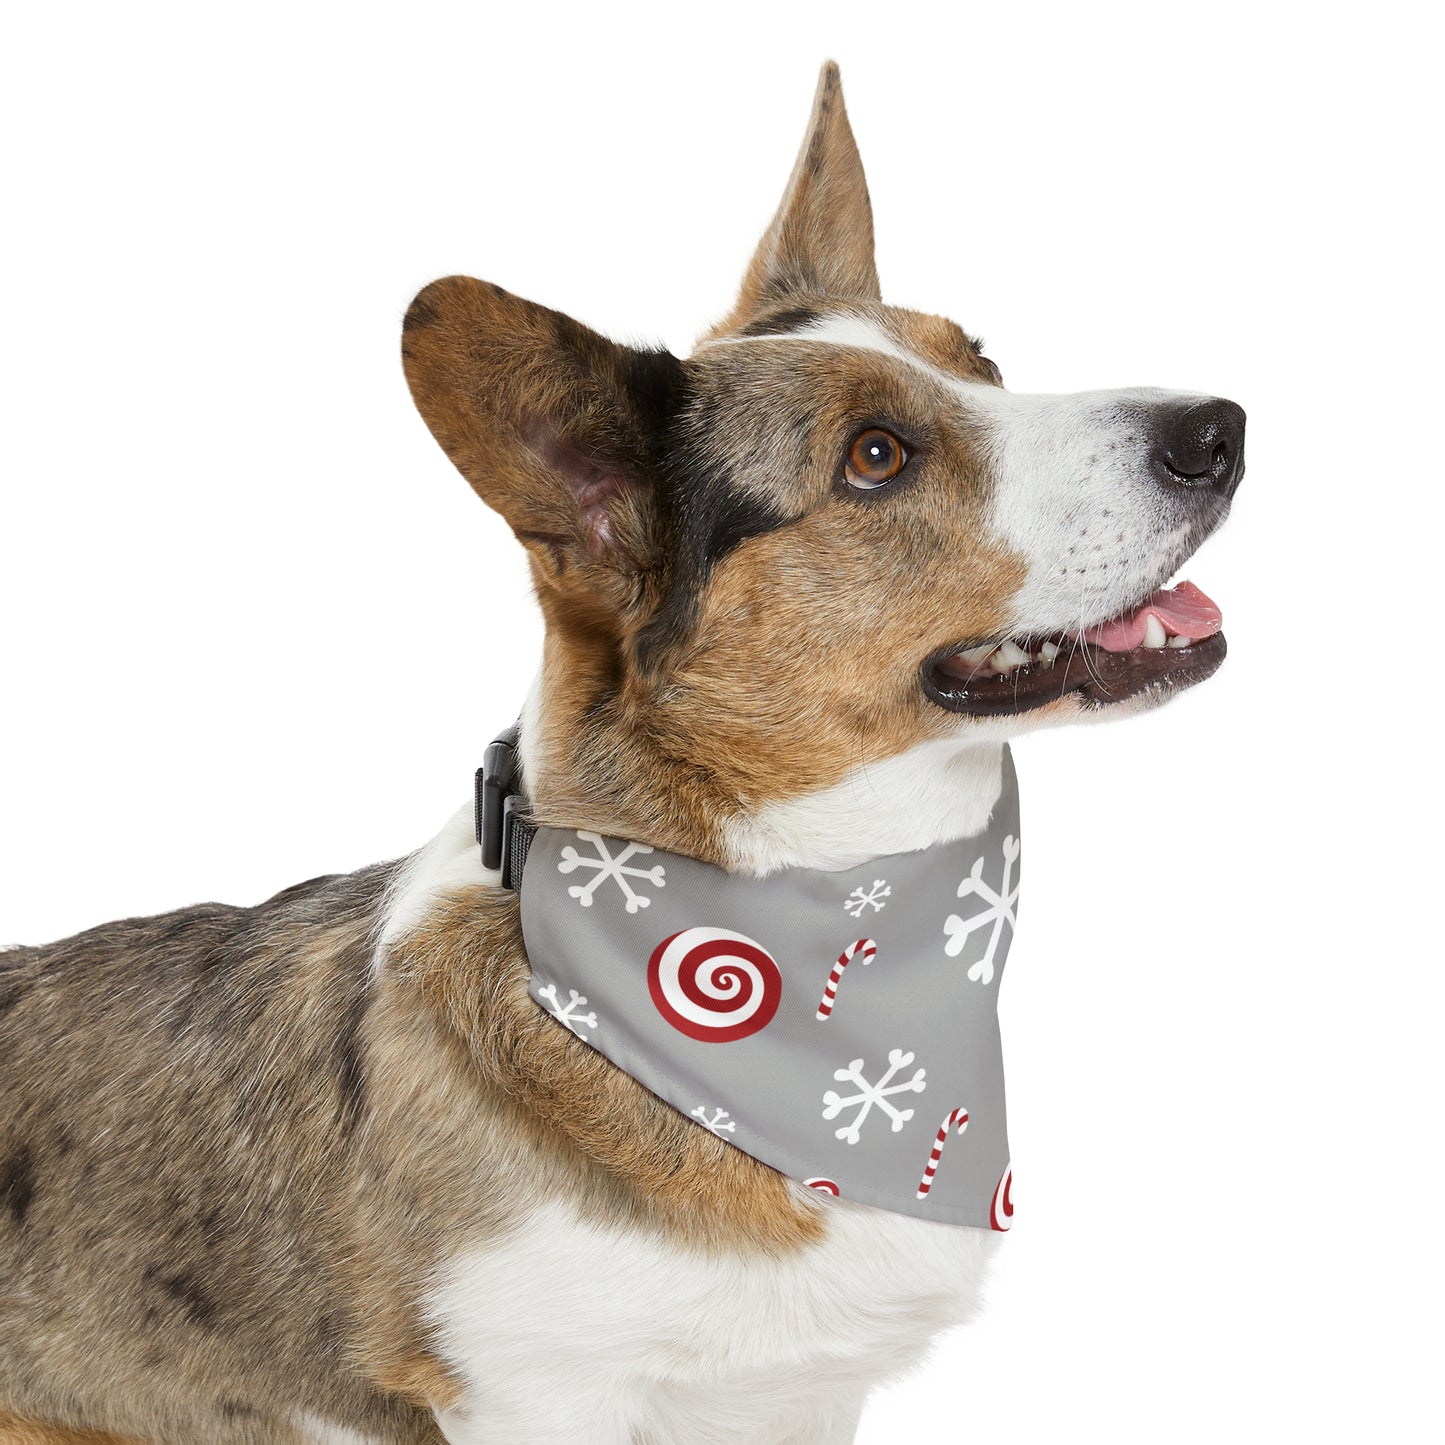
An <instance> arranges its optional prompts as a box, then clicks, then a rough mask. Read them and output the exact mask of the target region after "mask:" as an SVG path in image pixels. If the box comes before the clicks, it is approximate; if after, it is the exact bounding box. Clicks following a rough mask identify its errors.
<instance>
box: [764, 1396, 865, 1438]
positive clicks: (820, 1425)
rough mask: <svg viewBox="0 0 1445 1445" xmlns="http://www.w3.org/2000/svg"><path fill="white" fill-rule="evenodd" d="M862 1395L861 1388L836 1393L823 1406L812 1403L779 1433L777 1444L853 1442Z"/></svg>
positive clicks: (858, 1419) (856, 1431)
mask: <svg viewBox="0 0 1445 1445" xmlns="http://www.w3.org/2000/svg"><path fill="white" fill-rule="evenodd" d="M863 1398H864V1392H862V1391H860V1392H859V1393H858V1394H856V1395H853V1394H848V1395H840V1396H836V1397H834V1398H833V1399H832V1400H830V1401H829V1403H828V1404H826V1405H823V1406H818V1405H816V1404H815V1405H814V1406H813V1407H811V1408H810V1409H809V1410H808V1411H807V1413H806V1415H802V1414H800V1415H799V1417H798V1420H797V1422H796V1424H793V1425H792V1426H791V1428H790V1430H789V1432H788V1433H786V1434H784V1435H782V1436H781V1437H779V1442H778V1445H853V1441H854V1440H855V1439H856V1438H857V1435H858V1422H859V1421H860V1420H861V1419H862V1417H863Z"/></svg>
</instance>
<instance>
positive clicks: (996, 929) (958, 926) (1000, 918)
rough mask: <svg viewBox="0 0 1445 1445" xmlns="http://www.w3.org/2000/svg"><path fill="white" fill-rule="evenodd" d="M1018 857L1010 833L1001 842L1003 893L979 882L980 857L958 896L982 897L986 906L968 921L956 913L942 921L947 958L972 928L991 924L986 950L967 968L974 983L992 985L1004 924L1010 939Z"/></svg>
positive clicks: (959, 947)
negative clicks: (946, 939)
mask: <svg viewBox="0 0 1445 1445" xmlns="http://www.w3.org/2000/svg"><path fill="white" fill-rule="evenodd" d="M1018 856H1019V840H1018V839H1017V838H1015V837H1014V836H1013V834H1012V833H1010V834H1009V836H1008V837H1007V838H1005V839H1004V840H1003V891H1002V892H1000V893H995V892H994V891H993V889H992V888H990V887H989V886H988V884H987V883H985V882H984V881H983V859H982V858H980V859H979V860H978V861H977V862H976V863H975V864H974V865H973V871H972V872H971V873H970V874H969V875H968V877H967V878H965V879H964V880H963V882H962V883H960V884H959V885H958V896H959V897H960V898H967V897H969V896H970V895H973V896H975V897H978V898H982V899H983V901H984V902H985V903H986V904H987V905H988V907H987V908H985V909H983V910H982V912H979V913H975V914H974V915H973V917H972V918H966V919H965V918H960V917H959V916H958V914H956V913H950V914H949V915H948V917H947V918H946V919H944V921H943V931H944V932H945V933H946V934H947V935H948V942H947V943H945V944H944V945H943V951H944V952H945V953H946V954H947V955H948V956H949V957H950V958H957V957H958V955H959V954H960V953H962V952H963V945H964V944H965V943H967V942H968V939H969V937H970V935H971V934H972V933H973V931H974V930H975V929H977V928H983V927H984V926H985V925H986V924H989V923H991V924H993V932H992V933H991V934H989V939H988V947H987V948H986V949H985V950H984V955H983V957H982V958H981V959H979V960H978V962H977V963H974V964H971V965H970V966H969V970H968V976H969V978H970V979H972V980H973V982H974V983H992V982H993V972H994V970H993V960H994V955H995V954H996V953H997V952H998V945H999V941H1000V940H1001V939H1002V938H1003V930H1004V925H1005V924H1007V925H1008V931H1009V936H1010V937H1012V936H1013V931H1014V923H1015V922H1016V919H1015V915H1014V907H1015V905H1016V904H1017V903H1018V901H1019V885H1018V884H1017V883H1015V882H1014V881H1013V876H1014V864H1015V863H1016V862H1017V861H1018Z"/></svg>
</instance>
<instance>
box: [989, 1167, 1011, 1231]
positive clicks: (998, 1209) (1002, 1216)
mask: <svg viewBox="0 0 1445 1445" xmlns="http://www.w3.org/2000/svg"><path fill="white" fill-rule="evenodd" d="M988 1222H989V1223H990V1224H991V1225H992V1226H993V1227H994V1228H995V1229H996V1230H998V1231H999V1232H1000V1233H1003V1232H1004V1231H1005V1230H1007V1229H1011V1228H1012V1227H1013V1222H1014V1167H1013V1165H1012V1164H1010V1165H1009V1166H1008V1168H1007V1169H1005V1170H1004V1171H1003V1178H1002V1179H1000V1180H999V1181H998V1188H997V1189H995V1190H994V1192H993V1204H992V1206H991V1207H990V1209H989V1212H988Z"/></svg>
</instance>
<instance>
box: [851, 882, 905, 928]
mask: <svg viewBox="0 0 1445 1445" xmlns="http://www.w3.org/2000/svg"><path fill="white" fill-rule="evenodd" d="M892 892H893V890H892V889H891V888H890V887H889V886H888V880H887V879H886V878H875V879H874V880H873V886H872V887H871V888H855V889H854V890H853V891H852V892H851V893H850V894H849V895H848V897H847V899H846V900H845V901H844V903H843V907H844V908H846V909H847V910H848V912H849V913H850V914H851V915H852V916H853V917H854V918H862V916H863V910H864V909H865V908H872V910H873V911H874V913H881V912H882V911H883V900H884V899H885V898H887V897H888V895H889V894H890V893H892Z"/></svg>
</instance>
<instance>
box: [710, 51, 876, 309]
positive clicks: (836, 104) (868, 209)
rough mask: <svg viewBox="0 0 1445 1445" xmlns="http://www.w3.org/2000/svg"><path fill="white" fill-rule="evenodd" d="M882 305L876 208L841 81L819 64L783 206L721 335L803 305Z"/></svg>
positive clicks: (829, 65) (830, 67)
mask: <svg viewBox="0 0 1445 1445" xmlns="http://www.w3.org/2000/svg"><path fill="white" fill-rule="evenodd" d="M808 298H813V299H819V298H824V299H828V300H838V301H872V302H877V301H880V300H881V299H882V297H881V295H880V293H879V289H878V272H877V270H876V269H875V267H874V264H873V207H872V204H871V203H870V201H869V199H868V182H867V180H866V179H865V178H864V175H863V161H862V159H861V157H860V156H859V154H858V146H857V144H856V142H855V141H854V140H853V129H852V127H851V126H850V125H849V124H848V113H847V111H846V110H844V108H843V82H842V79H841V77H840V76H839V74H838V67H837V65H836V64H835V63H834V62H833V61H831V60H830V61H828V62H827V63H826V64H825V65H824V66H823V72H822V74H821V75H820V76H819V77H818V93H817V95H816V96H815V97H814V99H813V114H812V116H811V117H810V119H809V121H808V131H807V135H806V136H805V137H804V140H803V148H802V150H800V151H799V152H798V159H797V161H796V163H795V164H794V166H793V174H792V177H791V178H790V179H789V181H788V188H787V190H786V191H784V192H783V200H782V204H781V205H780V206H779V207H778V213H777V215H775V216H774V217H773V223H772V225H770V226H769V227H768V229H767V231H766V232H765V233H764V234H763V239H762V241H761V243H760V244H759V246H758V249H757V251H756V252H755V253H754V255H753V259H752V262H751V264H750V265H749V266H748V270H747V275H746V276H744V277H743V286H742V291H741V293H740V294H739V296H738V300H737V304H736V305H735V306H734V307H733V310H732V313H731V314H730V315H729V316H728V318H727V320H725V321H724V322H722V323H721V324H720V325H719V326H718V327H716V328H715V330H714V331H713V332H712V333H711V334H712V335H713V336H726V335H728V334H729V333H734V332H737V331H740V330H742V329H743V328H744V327H745V326H746V325H747V324H748V322H750V321H752V320H755V319H756V318H758V317H760V316H763V315H765V314H767V313H769V312H777V311H780V310H781V311H785V310H787V309H788V308H789V307H790V306H805V305H806V302H807V299H808Z"/></svg>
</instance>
